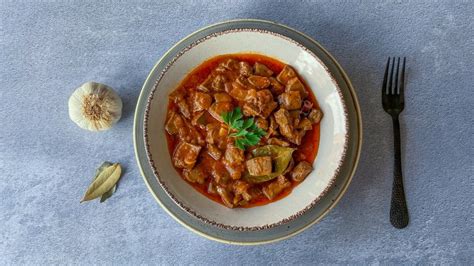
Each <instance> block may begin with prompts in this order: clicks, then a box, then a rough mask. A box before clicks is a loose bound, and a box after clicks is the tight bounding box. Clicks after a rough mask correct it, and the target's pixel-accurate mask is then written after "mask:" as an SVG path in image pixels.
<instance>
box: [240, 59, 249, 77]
mask: <svg viewBox="0 0 474 266" xmlns="http://www.w3.org/2000/svg"><path fill="white" fill-rule="evenodd" d="M239 73H240V75H242V76H244V77H248V76H250V75H252V67H251V66H250V64H249V63H247V62H244V61H242V62H239Z"/></svg>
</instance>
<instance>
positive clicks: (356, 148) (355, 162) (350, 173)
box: [133, 19, 362, 244]
mask: <svg viewBox="0 0 474 266" xmlns="http://www.w3.org/2000/svg"><path fill="white" fill-rule="evenodd" d="M232 23H257V24H258V23H262V24H270V26H277V27H280V28H283V30H286V31H289V32H292V33H294V34H299V35H301V37H303V38H305V39H306V40H307V41H309V42H312V43H313V44H314V45H315V46H316V47H317V48H318V49H320V50H321V52H323V54H324V55H325V56H327V57H328V58H329V60H330V61H332V63H333V65H334V67H335V68H336V69H337V70H338V72H339V73H338V74H339V75H340V78H341V79H342V80H343V81H344V82H345V83H346V84H345V85H346V86H347V89H348V93H349V96H350V99H349V100H352V104H353V108H354V116H355V118H356V121H355V122H354V123H355V125H356V126H357V135H356V136H357V139H356V141H357V143H356V145H355V146H354V151H355V152H354V154H353V158H352V162H351V163H350V170H348V174H347V177H346V180H345V181H344V183H343V185H342V188H341V189H340V191H339V192H338V194H337V195H336V197H335V198H334V199H333V200H332V203H331V204H329V205H328V207H327V208H325V209H324V210H323V211H322V212H321V213H320V214H319V216H317V217H315V218H314V220H313V221H311V222H309V223H307V224H306V225H305V226H303V227H301V228H299V229H298V230H297V231H295V232H292V233H290V234H288V235H285V236H282V237H277V238H275V239H271V240H267V241H256V242H251V243H250V242H238V241H237V242H234V241H229V240H225V239H220V238H218V237H212V236H210V235H207V234H205V233H203V232H200V231H198V230H196V229H194V228H193V227H192V226H191V225H189V224H187V223H186V222H185V221H182V220H181V219H179V218H178V217H177V216H175V215H174V214H173V212H172V211H170V210H169V209H168V208H167V207H166V206H165V205H164V204H163V203H162V202H161V201H160V199H159V197H158V196H157V195H156V193H155V191H154V190H153V188H152V187H151V184H150V183H149V180H148V179H147V177H146V175H145V172H144V169H143V166H142V164H141V161H140V158H139V150H138V145H137V141H138V140H137V134H139V132H138V131H137V130H136V128H137V125H138V124H139V121H138V120H139V119H140V118H142V117H139V116H138V113H139V112H138V111H139V109H140V107H141V106H139V105H138V104H137V107H136V112H135V118H134V131H133V137H134V147H135V155H136V159H137V162H138V165H139V168H140V172H141V174H142V177H143V179H144V181H145V184H146V185H147V187H148V188H149V190H150V192H151V194H152V195H153V196H154V197H155V199H156V200H157V202H158V203H159V204H160V205H161V207H162V208H163V209H164V210H165V211H166V212H168V214H170V215H171V216H172V217H173V218H174V219H175V220H176V221H178V222H179V223H181V224H182V225H183V226H185V227H186V228H188V229H190V230H192V231H194V232H195V233H198V234H199V235H202V236H204V237H206V238H209V239H213V240H216V241H220V242H224V243H232V244H262V243H269V242H274V241H278V240H282V239H285V238H288V237H291V236H293V235H296V234H298V233H300V232H302V231H304V230H305V229H306V228H308V227H310V226H311V225H313V224H315V223H316V222H318V221H319V220H321V219H322V218H323V217H324V216H325V215H326V214H327V213H328V212H329V211H330V210H331V209H332V208H333V207H334V206H335V205H336V204H337V202H338V201H339V200H340V199H341V198H342V196H343V195H344V193H345V191H346V190H347V187H348V186H349V184H350V182H351V180H352V177H353V175H354V173H355V171H356V169H357V165H358V162H359V159H360V153H361V147H362V118H361V112H360V106H359V103H358V99H357V95H356V93H355V90H354V88H353V85H352V83H351V82H350V79H349V78H348V76H347V74H346V73H345V71H344V70H343V69H342V67H341V66H340V64H339V63H338V62H337V61H336V60H335V58H334V57H333V56H332V55H331V54H330V53H329V52H328V51H327V50H326V49H325V48H323V47H322V46H321V45H320V44H319V43H318V42H317V41H315V40H314V39H312V38H311V37H309V36H307V35H306V34H304V33H302V32H299V31H297V30H295V29H292V28H290V27H288V26H285V25H282V24H278V23H274V22H271V21H266V20H258V19H237V20H228V21H223V22H219V23H215V24H212V25H209V26H207V27H204V28H201V29H199V30H197V31H195V32H193V33H191V34H189V35H188V36H186V37H185V38H183V39H181V40H180V41H179V42H177V43H176V44H175V45H173V46H172V47H171V48H170V49H169V50H168V51H167V52H166V53H165V54H164V55H163V56H162V57H161V59H160V60H159V61H157V63H156V64H155V65H154V67H153V68H152V70H151V71H150V73H149V75H148V77H147V79H146V80H145V82H144V85H143V87H142V91H141V93H140V96H139V98H138V103H140V102H142V101H143V99H142V98H144V97H147V98H150V95H151V92H149V93H148V95H145V92H144V91H145V88H146V87H147V84H148V83H149V81H150V78H151V77H152V76H153V74H154V73H155V72H156V71H157V68H158V65H159V64H160V63H161V61H162V60H163V59H164V58H165V57H167V56H168V55H169V54H170V53H171V52H174V50H175V48H176V47H177V46H179V45H181V44H182V43H183V42H186V41H188V40H189V38H191V37H193V36H194V35H195V34H198V33H200V32H202V31H205V30H209V29H211V28H213V27H217V26H220V25H222V24H232ZM246 29H247V30H249V29H251V28H246ZM223 32H225V31H223ZM268 32H272V31H268ZM272 33H275V34H278V33H276V32H272ZM279 35H280V36H282V37H286V38H288V39H290V40H291V41H293V42H294V43H296V44H298V45H299V46H300V47H303V48H304V49H305V50H307V51H309V52H310V53H311V54H312V55H313V56H314V57H315V58H316V59H318V60H319V61H320V62H321V64H322V66H324V67H325V68H326V70H327V71H328V72H329V73H331V72H330V71H329V70H328V69H327V67H326V65H325V63H324V62H322V61H321V60H320V59H319V57H318V56H316V55H314V53H313V52H312V51H311V50H310V49H307V48H306V47H305V46H304V45H302V44H299V43H298V42H297V41H295V40H293V39H292V38H291V37H288V36H286V35H283V34H279ZM169 61H170V60H168V62H169ZM331 78H332V79H333V80H334V78H333V77H332V76H331ZM335 84H338V83H337V82H335ZM337 88H338V89H340V88H339V85H338V86H337ZM155 90H156V83H155V85H154V86H153V91H155ZM338 92H339V93H340V91H339V90H338ZM343 103H344V102H343ZM343 105H344V109H345V115H346V118H347V113H346V111H347V110H346V108H347V107H346V106H345V104H343ZM148 106H149V103H148V102H147V107H148ZM144 134H145V135H146V132H144ZM345 140H346V144H345V147H344V153H345V151H346V149H347V135H346V136H345ZM344 156H345V154H344ZM343 161H344V160H343V159H341V163H342V162H343ZM149 163H150V162H149ZM151 166H152V167H153V168H154V165H153V164H151ZM335 176H337V175H335ZM155 177H158V176H155ZM157 179H158V178H157ZM158 181H159V183H160V184H161V183H162V182H160V180H159V179H158ZM328 187H330V186H328ZM265 229H266V228H265Z"/></svg>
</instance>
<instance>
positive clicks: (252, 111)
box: [242, 103, 260, 116]
mask: <svg viewBox="0 0 474 266" xmlns="http://www.w3.org/2000/svg"><path fill="white" fill-rule="evenodd" d="M242 113H243V114H244V115H245V116H258V115H259V114H260V110H259V108H258V107H257V106H256V105H255V104H252V103H245V104H244V106H242Z"/></svg>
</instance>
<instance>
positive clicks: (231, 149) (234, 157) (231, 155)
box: [224, 144, 245, 164]
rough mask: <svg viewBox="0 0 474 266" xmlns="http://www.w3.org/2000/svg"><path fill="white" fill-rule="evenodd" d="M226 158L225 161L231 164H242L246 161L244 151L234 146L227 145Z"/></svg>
mask: <svg viewBox="0 0 474 266" xmlns="http://www.w3.org/2000/svg"><path fill="white" fill-rule="evenodd" d="M224 157H225V161H227V162H229V163H231V164H241V163H242V162H243V161H244V160H245V158H244V151H243V150H241V149H239V148H237V147H235V146H234V145H233V144H229V145H227V149H226V150H225V155H224Z"/></svg>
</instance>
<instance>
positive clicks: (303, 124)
mask: <svg viewBox="0 0 474 266" xmlns="http://www.w3.org/2000/svg"><path fill="white" fill-rule="evenodd" d="M296 128H298V129H302V130H311V129H313V124H312V123H311V120H309V119H308V118H306V117H305V118H303V119H301V121H300V123H299V124H298V126H297V127H296Z"/></svg>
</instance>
